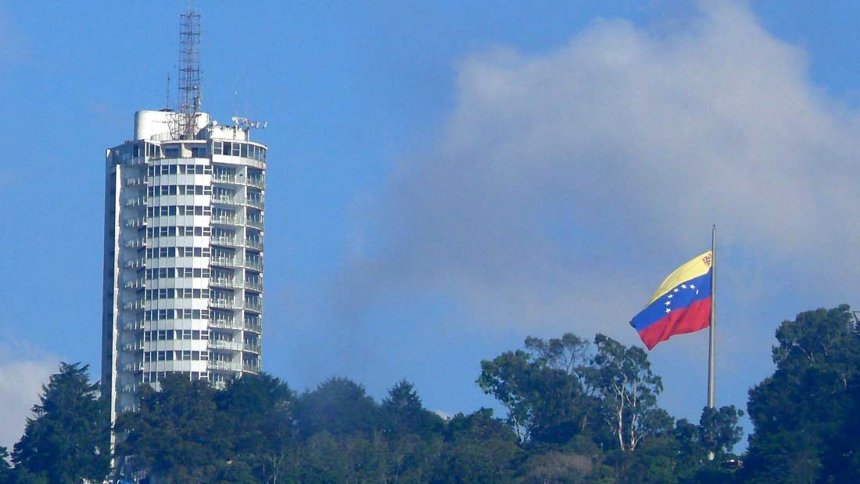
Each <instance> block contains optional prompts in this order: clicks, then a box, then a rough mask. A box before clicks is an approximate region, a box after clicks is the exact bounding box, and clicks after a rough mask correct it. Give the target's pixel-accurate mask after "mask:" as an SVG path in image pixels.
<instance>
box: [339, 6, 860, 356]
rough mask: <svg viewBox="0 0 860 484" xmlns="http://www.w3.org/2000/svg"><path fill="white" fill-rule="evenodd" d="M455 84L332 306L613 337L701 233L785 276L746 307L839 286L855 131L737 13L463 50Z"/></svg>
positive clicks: (791, 55) (381, 204)
mask: <svg viewBox="0 0 860 484" xmlns="http://www.w3.org/2000/svg"><path fill="white" fill-rule="evenodd" d="M458 91H459V98H458V104H457V107H456V109H455V111H454V112H453V113H452V115H451V117H450V119H449V120H448V122H447V125H446V129H445V130H444V135H443V136H442V137H441V139H440V140H439V143H438V145H437V148H436V149H435V150H434V151H433V152H432V153H427V154H426V155H424V156H421V157H416V158H415V159H412V160H409V161H408V162H405V163H403V165H402V166H401V167H400V170H399V171H398V172H397V173H396V174H395V175H394V176H393V177H392V179H391V181H390V185H389V187H388V190H387V191H386V192H385V194H384V195H383V196H381V197H380V198H379V199H378V200H377V205H376V207H377V209H376V210H375V211H372V213H371V214H370V215H369V217H370V218H371V219H372V220H374V221H375V222H376V224H377V226H375V227H373V228H372V229H369V230H373V231H378V233H379V234H380V242H379V245H378V246H377V247H370V248H368V249H366V250H364V251H359V252H358V253H357V254H356V255H355V257H354V260H353V261H352V265H351V266H350V267H349V269H348V271H347V275H346V276H345V280H346V283H345V285H344V286H343V291H344V297H343V299H345V303H344V304H345V305H346V306H345V310H346V311H347V312H351V313H356V312H360V311H363V310H366V309H367V308H368V307H369V306H372V305H373V304H375V303H378V302H379V301H380V300H382V299H383V298H385V297H388V296H387V295H388V294H390V293H392V292H396V293H397V294H403V293H404V292H406V293H408V292H409V291H415V292H416V293H418V292H425V293H426V292H430V291H442V292H444V293H445V294H447V296H448V297H449V298H451V299H452V300H453V301H455V302H456V303H457V304H458V305H459V307H461V308H462V309H464V310H465V312H464V316H463V319H464V320H468V321H472V322H476V323H482V324H488V325H493V326H496V325H522V326H524V327H526V328H529V330H531V329H538V330H540V329H547V328H568V329H574V330H576V331H577V332H579V333H581V334H584V335H587V334H589V332H592V331H604V332H608V333H609V334H611V335H614V336H616V337H618V336H619V335H621V337H623V338H627V339H628V340H629V341H632V340H630V337H629V335H630V331H629V328H626V327H625V326H626V325H624V324H623V323H620V321H621V322H623V321H627V320H628V319H629V318H630V317H631V316H632V314H634V313H635V312H636V311H638V309H640V307H639V305H640V304H642V303H644V302H645V299H646V298H647V297H648V296H649V295H650V293H651V291H652V290H653V289H654V286H655V285H656V284H657V282H659V277H660V276H663V275H665V273H667V272H668V271H670V270H671V269H672V268H673V267H674V264H680V263H681V262H683V261H684V260H686V259H687V258H689V257H692V255H694V254H696V253H697V251H699V250H701V249H703V248H705V247H707V245H708V244H709V240H710V237H709V235H710V231H709V229H710V225H711V224H712V223H716V224H718V226H719V227H720V233H721V240H722V241H723V244H722V247H724V248H725V250H724V251H722V254H723V258H722V259H721V262H722V263H723V264H724V265H725V267H727V269H726V270H725V272H724V274H727V277H729V278H730V279H735V280H737V281H738V282H739V283H743V281H746V280H750V281H753V280H760V279H762V274H767V273H768V271H772V270H773V269H774V268H779V273H780V274H789V277H788V278H787V279H785V280H776V281H772V280H768V281H765V282H767V283H770V284H771V285H772V286H774V287H772V288H768V289H763V288H762V287H757V288H753V290H754V291H757V292H762V293H763V297H765V299H763V300H757V301H755V302H751V303H750V304H763V303H767V301H768V299H767V297H771V298H773V297H775V294H776V293H777V292H779V291H780V290H785V288H784V286H787V285H791V284H796V283H798V281H801V280H803V279H804V278H813V279H814V278H821V277H827V278H828V279H829V280H832V281H834V285H839V284H841V286H840V287H841V288H842V289H840V290H841V291H842V292H840V293H839V294H840V295H842V294H844V297H846V298H847V297H850V295H851V294H853V293H854V292H856V291H855V289H856V284H855V283H854V282H853V279H854V274H853V268H856V267H857V266H858V263H860V258H858V255H857V252H856V251H853V250H851V249H852V248H853V247H854V246H856V245H857V243H858V234H857V231H856V230H855V229H854V228H853V227H852V225H851V224H849V223H846V220H845V219H846V217H847V216H849V215H850V214H851V213H853V211H854V209H855V207H857V206H860V185H858V184H857V183H856V180H857V179H858V175H860V163H858V160H857V153H860V141H858V137H857V136H855V132H856V131H857V129H858V127H860V126H858V122H857V121H858V120H857V118H856V115H855V114H854V113H851V112H848V111H847V110H846V109H843V108H841V107H840V106H839V105H838V104H837V103H836V102H835V101H834V100H832V99H828V98H827V97H826V96H825V95H824V94H823V93H822V92H821V91H820V90H819V89H817V88H816V87H815V86H814V85H812V83H811V81H810V79H809V78H808V73H807V59H806V57H805V54H804V52H803V51H802V50H800V49H798V48H796V47H794V46H791V45H787V44H785V43H783V42H781V41H779V40H777V39H776V38H774V37H773V36H771V35H770V34H769V33H768V32H766V31H765V30H764V29H763V28H762V27H761V26H760V24H759V23H758V22H757V20H756V18H755V17H754V16H753V15H752V13H751V12H750V11H749V9H748V8H746V7H745V6H744V5H743V4H740V3H732V2H710V3H704V4H702V7H701V11H700V12H699V14H698V15H696V16H693V17H692V18H691V21H690V22H688V23H687V25H686V26H684V27H683V28H677V25H676V27H675V30H673V31H665V30H664V31H661V32H659V33H655V32H653V31H649V30H646V29H642V28H639V27H637V26H635V25H633V24H631V23H629V22H627V21H623V20H604V21H599V22H595V23H594V24H593V25H591V26H590V27H589V28H588V29H587V30H585V31H583V32H581V33H579V34H578V35H576V36H575V37H574V38H573V39H572V40H571V41H570V42H569V44H568V45H565V46H563V47H560V48H558V49H556V50H554V51H552V52H548V53H545V54H543V55H524V54H521V53H518V52H516V51H514V50H510V49H499V50H496V51H493V52H488V53H484V54H481V55H477V56H474V57H472V58H469V59H467V60H465V61H464V62H462V64H461V65H460V67H459V82H458ZM363 239H368V237H366V236H365V237H363ZM749 260H755V261H756V263H755V265H751V264H748V261H749ZM729 267H731V268H730V269H729ZM773 283H776V284H773ZM742 289H744V288H743V287H735V288H734V289H731V288H727V289H726V291H727V292H730V291H732V290H734V291H735V292H736V294H738V296H737V298H738V299H743V298H742V297H741V296H740V295H739V294H740V292H741V290H742ZM816 290H817V289H816V288H813V289H811V290H810V292H811V293H813V294H814V293H816V292H815V291H816ZM636 294H639V295H641V297H637V296H636ZM818 294H821V292H819V293H818ZM763 301H764V302H763ZM774 323H775V321H774ZM770 330H772V327H770V328H769V329H768V331H770Z"/></svg>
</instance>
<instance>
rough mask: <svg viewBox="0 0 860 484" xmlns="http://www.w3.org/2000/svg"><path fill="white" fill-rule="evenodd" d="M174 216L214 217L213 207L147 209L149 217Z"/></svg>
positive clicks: (194, 206) (167, 206)
mask: <svg viewBox="0 0 860 484" xmlns="http://www.w3.org/2000/svg"><path fill="white" fill-rule="evenodd" d="M173 215H212V207H210V206H208V205H206V206H203V205H165V206H163V207H146V216H147V217H169V216H173Z"/></svg>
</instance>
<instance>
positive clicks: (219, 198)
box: [212, 195, 242, 205]
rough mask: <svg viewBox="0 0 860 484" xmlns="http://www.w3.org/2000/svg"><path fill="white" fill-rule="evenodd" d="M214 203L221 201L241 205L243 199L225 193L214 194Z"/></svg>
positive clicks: (226, 203)
mask: <svg viewBox="0 0 860 484" xmlns="http://www.w3.org/2000/svg"><path fill="white" fill-rule="evenodd" d="M212 203H220V204H225V205H241V204H242V201H241V200H240V199H239V198H238V197H230V196H225V195H219V196H215V195H212Z"/></svg>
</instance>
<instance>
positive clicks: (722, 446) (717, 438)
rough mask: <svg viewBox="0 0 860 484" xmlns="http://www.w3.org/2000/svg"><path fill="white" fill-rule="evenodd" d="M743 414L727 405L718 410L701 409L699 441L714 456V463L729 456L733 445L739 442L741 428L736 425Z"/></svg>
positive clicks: (741, 432)
mask: <svg viewBox="0 0 860 484" xmlns="http://www.w3.org/2000/svg"><path fill="white" fill-rule="evenodd" d="M743 415H744V412H743V411H742V410H738V409H736V408H735V406H734V405H727V406H723V407H720V408H719V409H716V408H710V407H705V408H704V409H702V417H701V419H699V439H700V442H701V444H702V447H703V448H704V449H705V450H706V451H707V452H710V453H712V454H713V455H714V460H715V461H716V462H722V460H723V459H724V458H725V457H726V456H727V455H728V454H731V452H732V449H733V448H734V446H735V444H737V443H738V442H740V441H741V437H742V436H743V427H741V426H740V425H739V424H738V419H739V418H740V417H743Z"/></svg>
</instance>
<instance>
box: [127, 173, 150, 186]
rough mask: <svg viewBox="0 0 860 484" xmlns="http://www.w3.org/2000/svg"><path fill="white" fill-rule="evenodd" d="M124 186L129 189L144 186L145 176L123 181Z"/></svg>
mask: <svg viewBox="0 0 860 484" xmlns="http://www.w3.org/2000/svg"><path fill="white" fill-rule="evenodd" d="M125 184H126V185H127V186H130V187H137V186H140V185H146V177H145V176H134V177H129V178H126V179H125Z"/></svg>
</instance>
